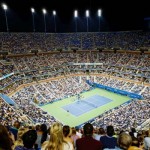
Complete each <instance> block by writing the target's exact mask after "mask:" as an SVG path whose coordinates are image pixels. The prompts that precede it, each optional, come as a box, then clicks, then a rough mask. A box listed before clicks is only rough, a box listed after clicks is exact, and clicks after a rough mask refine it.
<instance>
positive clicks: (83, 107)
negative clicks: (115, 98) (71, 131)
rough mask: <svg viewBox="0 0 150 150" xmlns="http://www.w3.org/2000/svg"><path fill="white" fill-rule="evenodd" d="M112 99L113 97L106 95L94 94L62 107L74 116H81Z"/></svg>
mask: <svg viewBox="0 0 150 150" xmlns="http://www.w3.org/2000/svg"><path fill="white" fill-rule="evenodd" d="M111 101H112V100H111V99H109V98H106V97H104V96H100V95H93V96H90V97H88V98H85V99H80V100H76V101H75V102H74V103H71V104H68V105H65V106H63V107H62V108H63V109H64V110H66V111H67V112H69V113H71V114H72V115H74V116H80V115H82V114H84V113H86V112H88V111H91V110H92V109H95V108H98V107H100V106H102V105H105V104H107V103H109V102H111Z"/></svg>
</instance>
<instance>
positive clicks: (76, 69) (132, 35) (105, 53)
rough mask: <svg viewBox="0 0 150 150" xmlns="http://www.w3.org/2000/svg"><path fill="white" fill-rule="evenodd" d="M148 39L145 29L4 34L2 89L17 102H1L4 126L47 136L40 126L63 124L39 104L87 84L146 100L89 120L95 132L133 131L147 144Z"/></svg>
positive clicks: (149, 117) (0, 71)
mask: <svg viewBox="0 0 150 150" xmlns="http://www.w3.org/2000/svg"><path fill="white" fill-rule="evenodd" d="M149 39H150V33H149V32H142V31H128V32H110V33H109V32H107V33H68V34H67V33H64V34H43V33H34V34H33V33H9V34H8V33H0V43H1V53H0V54H1V57H0V58H1V59H0V91H1V93H2V94H5V95H7V96H9V98H11V99H12V100H13V101H14V103H15V105H12V104H11V105H10V104H9V103H7V101H6V100H5V99H4V98H2V97H1V98H0V106H1V107H0V117H1V118H0V123H1V124H2V125H4V126H7V127H9V129H10V131H12V130H11V129H12V128H13V126H14V125H15V128H17V127H19V125H21V126H28V127H30V128H33V127H36V129H37V130H38V131H39V132H42V134H44V131H41V130H40V128H39V126H40V125H41V124H46V125H47V127H50V126H51V125H52V124H53V123H54V122H59V121H58V120H57V118H55V117H54V116H53V115H51V114H49V113H47V112H45V111H43V110H42V109H41V108H40V107H39V106H40V105H43V104H47V103H53V102H54V101H56V100H57V101H61V100H62V99H63V98H64V97H71V96H74V95H78V94H80V93H82V92H83V91H90V90H91V88H93V87H91V86H90V85H89V84H87V82H86V80H89V81H90V82H94V83H98V84H102V85H104V86H109V87H113V88H116V89H120V90H124V91H127V92H132V93H135V94H139V95H141V96H142V97H143V99H142V100H141V99H133V100H131V101H130V102H128V103H126V104H124V105H121V106H118V107H116V108H115V109H113V110H109V111H107V112H103V113H102V114H97V115H98V116H97V117H95V118H92V121H91V122H90V123H91V124H92V125H93V126H94V129H95V134H98V131H99V128H105V127H106V126H108V125H113V127H114V128H115V131H116V132H115V133H116V135H118V134H119V133H120V132H121V131H126V132H130V131H131V128H133V127H134V128H136V130H137V134H136V136H135V137H136V138H137V140H141V141H139V142H140V143H143V142H144V141H145V139H144V137H148V136H149V135H148V134H147V133H148V132H146V131H147V130H148V128H149V125H150V51H149V49H150V41H149ZM89 120H91V118H90V119H89ZM16 124H17V125H16ZM60 124H62V125H64V124H63V123H62V122H60ZM31 126H32V127H31ZM13 129H14V128H13ZM80 130H81V131H82V129H80ZM13 131H14V130H13ZM12 133H13V134H14V135H15V136H16V132H12ZM137 135H138V136H137ZM140 137H141V138H140ZM13 142H15V140H14V141H13ZM37 144H39V143H37ZM38 146H39V148H40V147H41V145H40V144H39V145H38ZM144 146H145V148H146V144H145V145H143V147H144ZM0 148H1V147H0Z"/></svg>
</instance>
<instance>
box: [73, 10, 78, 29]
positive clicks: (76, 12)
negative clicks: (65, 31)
mask: <svg viewBox="0 0 150 150" xmlns="http://www.w3.org/2000/svg"><path fill="white" fill-rule="evenodd" d="M74 18H75V29H76V32H77V18H78V11H77V10H75V11H74Z"/></svg>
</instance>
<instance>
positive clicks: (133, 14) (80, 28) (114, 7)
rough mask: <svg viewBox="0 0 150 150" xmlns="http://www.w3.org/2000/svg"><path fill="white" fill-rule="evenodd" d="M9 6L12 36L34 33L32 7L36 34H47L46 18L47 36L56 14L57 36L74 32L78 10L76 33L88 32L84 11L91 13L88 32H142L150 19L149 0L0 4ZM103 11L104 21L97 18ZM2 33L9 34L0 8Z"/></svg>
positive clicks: (12, 0)
mask: <svg viewBox="0 0 150 150" xmlns="http://www.w3.org/2000/svg"><path fill="white" fill-rule="evenodd" d="M2 3H5V4H7V6H8V8H9V9H8V10H7V12H6V14H7V18H8V26H9V31H10V32H33V26H32V13H31V10H30V9H31V7H33V8H34V9H35V11H36V13H35V14H34V21H35V31H36V32H44V15H43V13H42V8H45V9H46V10H47V14H46V15H45V19H46V30H47V32H52V33H54V32H55V27H54V16H53V15H52V11H53V10H56V13H57V15H56V17H55V19H56V32H59V33H60V32H62V33H65V32H75V29H76V28H75V18H74V16H73V12H74V10H75V9H77V10H78V16H79V17H78V18H77V20H76V21H77V32H86V31H87V18H86V17H85V11H86V10H87V9H89V10H90V18H89V19H88V24H89V26H88V31H89V32H97V31H99V27H100V31H102V32H107V31H128V30H143V28H144V25H143V24H144V18H147V17H150V9H149V5H148V0H147V1H145V0H142V1H141V0H138V1H137V0H120V1H119V0H3V1H2V0H0V4H2ZM99 8H100V9H102V17H101V18H100V25H99V18H98V16H97V10H98V9H99ZM0 32H6V23H5V13H4V10H3V9H2V7H0Z"/></svg>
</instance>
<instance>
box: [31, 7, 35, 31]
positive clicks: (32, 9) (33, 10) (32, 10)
mask: <svg viewBox="0 0 150 150" xmlns="http://www.w3.org/2000/svg"><path fill="white" fill-rule="evenodd" d="M31 12H32V24H33V32H35V23H34V13H35V9H34V8H31Z"/></svg>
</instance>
